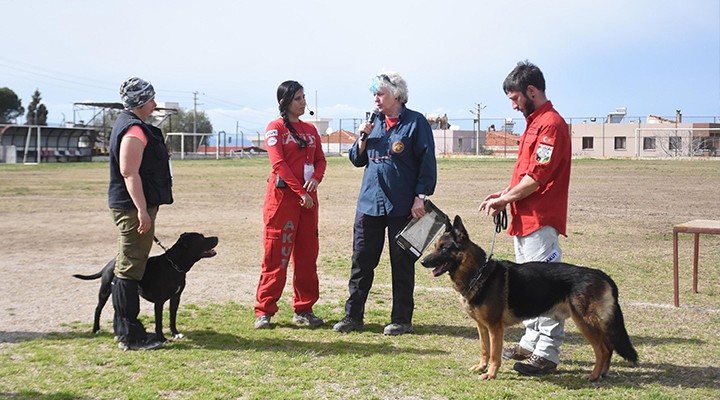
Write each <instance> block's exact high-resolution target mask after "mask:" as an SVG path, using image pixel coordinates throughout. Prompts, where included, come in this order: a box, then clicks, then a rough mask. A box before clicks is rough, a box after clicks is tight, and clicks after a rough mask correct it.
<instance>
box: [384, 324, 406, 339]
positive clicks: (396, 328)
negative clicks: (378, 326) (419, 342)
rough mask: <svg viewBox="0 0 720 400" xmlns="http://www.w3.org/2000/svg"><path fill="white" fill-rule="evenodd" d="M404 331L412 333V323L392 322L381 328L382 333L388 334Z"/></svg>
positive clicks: (399, 333) (400, 333) (395, 334)
mask: <svg viewBox="0 0 720 400" xmlns="http://www.w3.org/2000/svg"><path fill="white" fill-rule="evenodd" d="M405 333H413V327H412V324H398V323H396V322H393V323H391V324H389V325H387V326H386V327H385V329H384V330H383V334H384V335H388V336H397V335H402V334H405Z"/></svg>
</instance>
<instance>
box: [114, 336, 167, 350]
mask: <svg viewBox="0 0 720 400" xmlns="http://www.w3.org/2000/svg"><path fill="white" fill-rule="evenodd" d="M161 347H163V342H161V341H159V340H155V338H147V339H145V340H138V341H134V342H118V348H120V350H122V351H128V350H132V351H135V350H157V349H159V348H161Z"/></svg>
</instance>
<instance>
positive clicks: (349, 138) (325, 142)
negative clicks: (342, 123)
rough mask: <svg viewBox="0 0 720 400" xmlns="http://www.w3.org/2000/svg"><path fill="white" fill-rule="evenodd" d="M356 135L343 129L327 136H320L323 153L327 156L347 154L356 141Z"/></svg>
mask: <svg viewBox="0 0 720 400" xmlns="http://www.w3.org/2000/svg"><path fill="white" fill-rule="evenodd" d="M357 138H358V135H356V134H354V133H352V132H348V131H346V130H344V129H341V130H339V131H335V132H332V133H331V134H329V135H322V134H320V140H322V149H323V152H324V153H325V154H327V155H338V154H343V153H347V152H348V151H349V150H350V148H351V147H352V146H353V144H354V143H355V141H356V140H357Z"/></svg>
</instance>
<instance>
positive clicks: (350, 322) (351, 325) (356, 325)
mask: <svg viewBox="0 0 720 400" xmlns="http://www.w3.org/2000/svg"><path fill="white" fill-rule="evenodd" d="M363 326H364V324H363V322H362V321H355V320H354V319H352V318H350V317H349V316H347V315H346V316H345V317H343V319H341V320H340V322H338V323H337V324H335V326H333V330H334V331H335V332H342V333H348V332H352V331H359V330H362V328H363Z"/></svg>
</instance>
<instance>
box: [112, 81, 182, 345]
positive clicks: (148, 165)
mask: <svg viewBox="0 0 720 400" xmlns="http://www.w3.org/2000/svg"><path fill="white" fill-rule="evenodd" d="M120 95H121V97H122V102H123V105H124V107H125V110H123V111H122V112H121V113H120V116H119V117H118V120H117V122H115V125H114V126H113V129H112V133H111V134H110V185H109V188H108V204H109V206H110V211H111V213H112V217H113V220H114V221H115V225H117V227H118V228H119V229H120V235H119V237H118V255H117V258H116V261H115V278H116V279H115V280H114V281H113V290H112V297H113V307H114V308H115V317H114V319H113V329H114V330H115V336H116V337H117V339H118V342H119V347H120V348H121V349H123V350H152V349H157V348H160V347H162V342H160V341H158V340H157V339H155V337H154V336H152V337H149V336H148V334H147V333H146V332H145V327H144V326H143V324H142V323H141V322H140V321H139V320H138V314H140V295H139V293H138V281H140V280H141V279H142V277H143V274H144V273H145V265H146V264H147V260H148V256H149V254H150V248H151V247H152V243H153V237H154V235H155V216H156V215H157V211H158V207H159V206H160V205H161V204H171V203H172V201H173V200H172V176H171V175H170V165H169V162H170V155H169V153H168V150H167V148H166V147H165V140H164V137H163V135H162V132H161V131H160V129H158V128H156V127H154V126H152V125H150V124H146V123H145V122H143V120H145V119H146V118H147V117H149V116H150V114H151V113H152V112H153V110H154V109H155V106H156V105H157V104H156V103H155V90H154V89H153V86H152V85H151V84H150V83H149V82H146V81H144V80H142V79H140V78H136V77H132V78H128V79H127V80H125V82H123V84H122V85H121V86H120Z"/></svg>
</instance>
